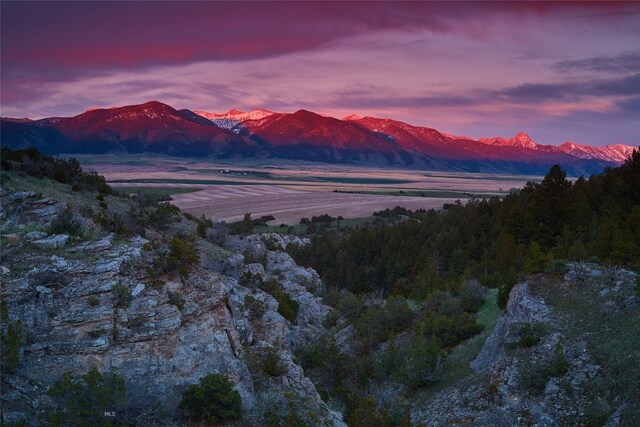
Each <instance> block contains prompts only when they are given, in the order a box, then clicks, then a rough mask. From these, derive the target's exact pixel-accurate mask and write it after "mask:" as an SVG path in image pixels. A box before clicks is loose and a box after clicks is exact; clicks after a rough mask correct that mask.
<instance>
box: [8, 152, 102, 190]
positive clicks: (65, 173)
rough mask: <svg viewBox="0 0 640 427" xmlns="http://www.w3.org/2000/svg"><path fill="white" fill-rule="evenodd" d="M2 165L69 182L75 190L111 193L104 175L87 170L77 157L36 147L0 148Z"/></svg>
mask: <svg viewBox="0 0 640 427" xmlns="http://www.w3.org/2000/svg"><path fill="white" fill-rule="evenodd" d="M0 165H1V166H2V170H3V171H9V170H16V171H19V172H22V173H25V174H27V175H31V176H35V177H39V178H49V179H53V180H55V181H58V182H60V183H63V184H69V185H71V187H72V188H73V190H74V191H98V192H100V193H105V194H111V193H112V191H111V187H109V185H107V182H106V181H105V179H104V177H103V176H102V175H98V174H97V173H96V172H86V171H84V170H83V169H82V167H81V166H80V162H79V161H78V160H77V159H75V158H73V157H72V158H69V159H63V158H58V157H51V156H45V155H44V154H42V153H40V152H39V151H38V150H37V149H36V148H27V149H24V150H15V151H14V150H10V149H8V148H6V147H2V150H0Z"/></svg>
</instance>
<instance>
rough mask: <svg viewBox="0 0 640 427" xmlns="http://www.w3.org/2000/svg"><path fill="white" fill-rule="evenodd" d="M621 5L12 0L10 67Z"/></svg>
mask: <svg viewBox="0 0 640 427" xmlns="http://www.w3.org/2000/svg"><path fill="white" fill-rule="evenodd" d="M620 7H621V6H620V5H617V6H616V5H615V4H614V5H611V4H601V3H591V2H589V3H575V4H574V3H572V2H569V3H556V2H512V3H493V2H482V3H481V4H480V3H474V2H470V3H464V2H463V3H460V2H454V3H446V2H371V3H367V2H198V1H180V2H178V1H174V2H166V1H159V2H152V1H128V2H127V1H125V2H102V1H100V2H57V1H51V2H49V1H46V2H15V1H3V2H2V15H1V18H2V25H1V32H2V34H1V35H2V37H1V45H2V46H1V47H2V62H3V68H4V72H5V73H7V75H8V76H10V75H11V74H12V73H14V72H16V71H17V72H22V71H24V70H27V69H28V70H32V71H33V70H34V69H38V68H40V69H41V71H42V72H51V71H52V69H56V68H61V69H65V70H67V71H68V73H69V74H73V73H77V72H79V71H82V70H90V69H100V68H105V67H107V68H108V67H118V68H127V67H136V66H145V65H157V64H181V63H186V62H190V61H197V60H243V59H255V58H261V57H269V56H274V55H281V54H285V53H291V52H299V51H304V50H309V49H316V48H318V47H321V46H326V45H330V44H331V43H333V42H336V41H338V40H341V39H343V38H345V37H349V36H354V35H359V34H364V33H370V32H379V31H385V30H402V31H412V30H415V29H418V28H420V29H427V30H430V31H433V32H438V33H460V34H465V32H468V31H470V30H469V28H470V27H474V26H477V25H480V26H481V27H484V26H485V25H486V24H487V18H491V17H494V16H496V15H505V14H508V15H512V16H521V15H527V14H536V15H542V14H547V13H555V12H558V11H560V12H558V13H561V12H562V13H564V11H566V10H574V9H575V10H579V11H582V12H583V11H584V10H585V9H593V10H595V11H601V10H602V11H612V10H613V11H615V10H618V9H620ZM466 24H472V25H466ZM60 77H64V74H62V75H61V76H60Z"/></svg>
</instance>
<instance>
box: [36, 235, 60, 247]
mask: <svg viewBox="0 0 640 427" xmlns="http://www.w3.org/2000/svg"><path fill="white" fill-rule="evenodd" d="M68 241H69V236H68V235H66V234H54V235H53V236H49V237H46V238H44V239H39V240H34V241H33V245H34V246H36V247H38V248H40V249H58V248H62V247H64V246H65V245H66V244H67V242H68Z"/></svg>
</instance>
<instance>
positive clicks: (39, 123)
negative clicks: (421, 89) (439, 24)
mask: <svg viewBox="0 0 640 427" xmlns="http://www.w3.org/2000/svg"><path fill="white" fill-rule="evenodd" d="M1 124H2V126H1V127H0V131H1V138H2V144H3V146H6V147H8V148H12V149H19V148H27V147H36V148H38V149H39V150H40V151H42V152H44V153H47V154H74V153H96V154H99V153H143V152H153V153H164V154H168V155H172V156H182V157H211V158H217V159H236V160H239V159H245V158H262V159H265V158H279V159H286V160H292V161H293V160H306V161H316V162H327V163H342V164H354V165H372V166H390V167H403V168H411V169H422V170H437V171H467V172H493V173H516V174H518V173H520V174H544V173H546V172H547V171H548V169H549V167H550V166H551V165H553V164H556V163H557V164H560V165H562V166H563V167H564V168H565V169H566V170H567V171H568V172H569V173H570V174H572V175H581V174H591V173H596V172H599V171H601V170H602V169H603V168H604V167H606V166H614V165H616V164H619V163H621V162H623V161H624V160H625V159H626V158H627V157H628V155H629V154H630V153H631V151H632V150H633V147H631V146H627V145H621V144H617V145H607V146H604V147H592V146H585V145H579V144H575V143H570V142H566V143H564V144H562V145H560V146H559V147H556V146H552V145H542V144H538V143H536V142H535V141H533V140H532V139H531V138H530V137H529V136H528V135H527V134H526V133H523V132H521V133H519V134H518V135H516V136H515V137H514V138H510V139H509V138H500V137H495V138H483V139H472V138H469V137H462V136H454V135H451V134H447V133H442V132H439V131H437V130H435V129H431V128H426V127H419V126H412V125H410V124H407V123H404V122H401V121H397V120H392V119H379V118H374V117H363V118H361V117H359V116H357V115H350V116H347V117H345V118H343V119H342V120H339V119H336V118H333V117H327V116H323V115H320V114H316V113H314V112H311V111H306V110H299V111H297V112H295V113H274V112H272V111H268V110H262V109H259V110H253V111H249V112H242V111H238V110H233V109H232V110H229V111H228V112H226V113H221V114H216V113H208V112H203V111H196V112H194V111H191V110H186V109H185V110H176V109H174V108H173V107H171V106H169V105H166V104H163V103H161V102H157V101H151V102H147V103H145V104H140V105H130V106H124V107H112V108H108V109H92V110H88V111H85V112H84V113H82V114H79V115H77V116H75V117H51V118H44V119H40V120H29V119H12V118H2V121H1Z"/></svg>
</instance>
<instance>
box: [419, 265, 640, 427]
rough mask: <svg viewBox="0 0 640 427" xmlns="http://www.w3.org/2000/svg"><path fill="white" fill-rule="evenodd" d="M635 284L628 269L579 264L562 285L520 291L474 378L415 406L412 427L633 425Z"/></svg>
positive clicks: (528, 284) (539, 280)
mask: <svg viewBox="0 0 640 427" xmlns="http://www.w3.org/2000/svg"><path fill="white" fill-rule="evenodd" d="M635 280H636V279H635V274H634V273H632V272H629V271H625V270H622V269H612V268H603V267H601V266H594V265H585V264H574V265H570V267H569V271H568V272H567V273H566V274H564V276H563V277H555V278H554V277H549V276H544V275H540V276H533V277H530V278H528V279H527V280H526V281H524V282H522V283H519V284H518V285H516V286H515V287H514V288H513V289H512V290H511V293H510V295H509V302H508V305H507V309H506V311H505V313H504V314H503V315H502V317H501V318H500V320H499V322H498V324H497V325H496V327H495V329H494V331H493V332H492V333H491V335H490V336H489V337H488V338H487V340H486V341H485V344H484V346H483V347H482V350H481V351H480V353H479V354H478V355H477V357H476V358H475V360H473V362H472V363H471V366H472V368H473V369H474V371H475V374H473V375H472V376H470V377H467V378H465V379H464V380H463V381H460V382H459V383H458V384H456V385H455V386H453V387H449V388H446V389H444V390H442V391H441V392H439V393H437V394H436V395H435V396H433V397H432V398H431V399H430V400H429V402H414V410H413V411H412V420H413V421H420V422H424V423H425V424H426V425H429V426H431V425H457V424H466V425H475V426H533V425H537V426H573V425H606V426H622V425H629V426H631V425H634V421H633V420H634V419H635V420H636V421H637V416H638V410H639V409H640V401H639V400H638V397H639V396H638V392H637V383H633V381H636V379H637V378H635V377H637V374H635V371H636V370H637V367H636V364H637V361H638V354H637V344H638V339H637V334H638V333H639V332H640V330H639V329H640V328H639V326H638V324H637V320H638V318H639V312H640V301H639V300H640V298H639V297H638V294H637V291H636V289H635V288H636V286H637V285H636V284H635ZM629 338H630V339H629ZM616 352H619V353H618V354H616ZM623 360H624V361H623ZM622 366H626V372H621V371H620V369H621V367H622ZM623 377H627V378H628V379H622V378H623ZM627 383H629V384H627ZM614 384H616V385H614ZM633 384H635V385H633ZM634 389H635V391H634Z"/></svg>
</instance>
